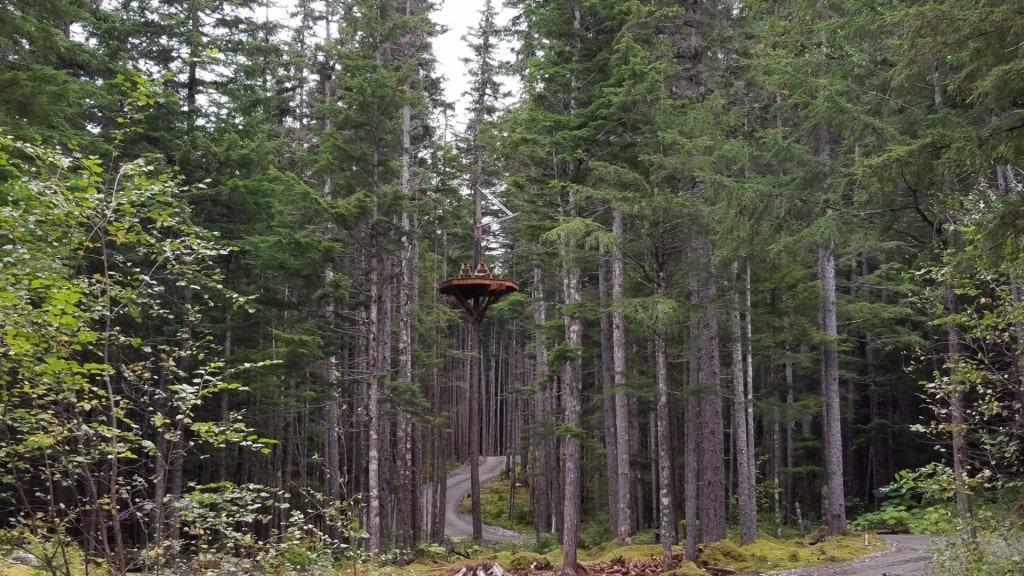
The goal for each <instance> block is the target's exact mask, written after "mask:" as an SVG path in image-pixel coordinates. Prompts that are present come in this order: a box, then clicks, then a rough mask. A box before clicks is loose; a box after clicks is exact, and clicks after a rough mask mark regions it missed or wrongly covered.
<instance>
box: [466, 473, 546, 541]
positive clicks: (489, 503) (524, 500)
mask: <svg viewBox="0 0 1024 576" xmlns="http://www.w3.org/2000/svg"><path fill="white" fill-rule="evenodd" d="M508 488H509V480H508V477H507V476H506V475H504V474H502V475H501V476H500V477H498V478H495V479H494V480H492V481H490V482H488V483H486V484H483V485H482V486H480V517H481V519H482V520H483V523H484V524H487V525H489V526H498V527H499V528H508V529H509V530H514V531H516V532H519V533H520V534H533V510H532V509H530V491H529V489H528V488H527V487H526V486H522V485H520V486H517V487H516V493H515V506H514V508H513V511H512V522H511V523H510V522H509V521H508ZM459 510H461V511H462V512H464V513H466V514H470V513H472V511H473V503H472V501H471V500H470V498H469V496H466V497H465V498H464V499H463V500H462V502H460V503H459Z"/></svg>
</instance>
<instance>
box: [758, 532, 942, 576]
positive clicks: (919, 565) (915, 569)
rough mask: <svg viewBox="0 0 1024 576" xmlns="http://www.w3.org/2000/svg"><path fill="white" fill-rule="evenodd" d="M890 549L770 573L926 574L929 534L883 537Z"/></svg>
mask: <svg viewBox="0 0 1024 576" xmlns="http://www.w3.org/2000/svg"><path fill="white" fill-rule="evenodd" d="M883 538H885V540H886V541H888V542H889V543H890V544H891V545H892V550H890V551H888V552H882V553H879V554H872V555H870V556H865V557H863V558H858V559H857V560H851V561H850V562H842V563H839V564H826V565H823V566H816V567H814V568H800V569H799V570H786V571H784V572H772V573H771V574H772V575H773V576H928V575H931V574H933V572H931V571H930V569H929V558H930V554H929V553H928V547H929V546H930V545H931V544H932V541H933V538H932V537H931V536H917V535H898V536H884V537H883Z"/></svg>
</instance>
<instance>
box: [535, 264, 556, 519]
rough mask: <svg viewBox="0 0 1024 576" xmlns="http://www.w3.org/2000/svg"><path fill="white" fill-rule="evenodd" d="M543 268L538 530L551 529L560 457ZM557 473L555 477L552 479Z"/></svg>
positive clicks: (538, 305) (538, 303)
mask: <svg viewBox="0 0 1024 576" xmlns="http://www.w3.org/2000/svg"><path fill="white" fill-rule="evenodd" d="M543 282H544V281H543V278H542V276H541V271H540V268H534V269H533V294H532V296H533V298H532V300H533V325H534V328H535V330H536V336H535V337H534V347H535V349H536V352H535V353H534V381H535V382H536V383H537V384H538V391H537V394H536V396H535V397H534V405H535V408H534V411H535V412H536V414H537V419H538V420H540V422H539V424H537V423H535V424H534V427H535V429H539V432H540V442H539V444H540V449H539V455H538V460H539V465H540V468H539V470H537V473H536V474H537V476H536V478H535V480H534V482H533V490H532V492H531V493H532V495H533V498H534V501H533V509H534V530H536V531H537V533H538V534H543V533H547V532H551V531H552V508H553V506H552V494H553V493H552V491H551V486H552V484H554V485H556V486H557V472H558V471H557V466H556V465H557V457H556V451H555V448H554V444H555V440H554V437H553V435H552V434H548V433H547V429H548V427H549V420H550V417H551V414H550V413H549V406H550V400H549V399H550V398H553V394H552V393H551V388H552V383H551V381H550V378H548V374H547V372H548V350H547V345H546V343H545V342H544V324H545V323H546V322H547V314H546V309H545V304H544V283H543ZM553 477H554V479H553Z"/></svg>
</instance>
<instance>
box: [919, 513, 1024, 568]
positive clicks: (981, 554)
mask: <svg viewBox="0 0 1024 576" xmlns="http://www.w3.org/2000/svg"><path fill="white" fill-rule="evenodd" d="M975 527H976V528H977V529H978V534H979V536H980V538H979V539H977V540H972V539H969V538H966V537H964V536H963V535H959V536H953V537H951V538H948V539H946V540H944V541H943V542H942V544H941V545H940V546H939V548H938V549H937V550H935V551H934V553H933V561H934V564H935V566H936V569H937V570H938V572H937V573H939V574H945V575H948V576H1016V575H1017V574H1019V573H1020V568H1021V566H1024V528H1022V526H1021V522H1020V519H1019V518H1013V517H1010V516H1006V515H1003V514H999V515H995V514H990V513H980V514H977V515H976V516H975Z"/></svg>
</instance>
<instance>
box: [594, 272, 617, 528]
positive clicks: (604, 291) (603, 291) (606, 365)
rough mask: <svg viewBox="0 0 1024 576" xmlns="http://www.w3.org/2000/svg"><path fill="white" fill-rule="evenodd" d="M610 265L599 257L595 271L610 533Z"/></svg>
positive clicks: (613, 457) (613, 472) (613, 488)
mask: <svg viewBox="0 0 1024 576" xmlns="http://www.w3.org/2000/svg"><path fill="white" fill-rule="evenodd" d="M610 275H611V262H610V258H609V257H608V256H601V260H600V264H599V268H598V291H599V292H600V297H601V302H602V305H603V308H604V312H602V314H601V390H602V393H603V394H602V399H603V402H602V407H603V414H604V449H605V464H606V466H607V473H608V521H609V526H610V527H611V530H612V531H613V532H615V531H616V527H617V526H618V525H619V524H618V519H617V518H618V510H619V504H618V501H619V496H618V495H619V459H618V456H617V454H618V437H617V436H616V434H615V361H614V359H613V357H612V317H611V312H610V311H609V308H610V307H611V305H612V290H611V279H610V278H609V276H610Z"/></svg>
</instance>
